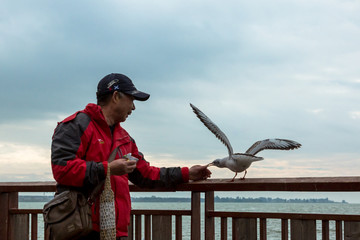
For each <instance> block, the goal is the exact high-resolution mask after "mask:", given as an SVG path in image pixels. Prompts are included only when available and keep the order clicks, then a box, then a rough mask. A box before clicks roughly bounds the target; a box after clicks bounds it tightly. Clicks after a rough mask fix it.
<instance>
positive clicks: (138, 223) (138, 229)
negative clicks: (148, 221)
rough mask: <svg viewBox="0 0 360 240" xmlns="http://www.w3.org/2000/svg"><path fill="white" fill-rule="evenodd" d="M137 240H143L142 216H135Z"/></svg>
mask: <svg viewBox="0 0 360 240" xmlns="http://www.w3.org/2000/svg"><path fill="white" fill-rule="evenodd" d="M135 240H141V215H135Z"/></svg>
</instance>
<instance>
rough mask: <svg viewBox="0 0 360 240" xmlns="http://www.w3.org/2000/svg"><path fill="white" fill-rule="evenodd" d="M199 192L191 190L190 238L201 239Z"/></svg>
mask: <svg viewBox="0 0 360 240" xmlns="http://www.w3.org/2000/svg"><path fill="white" fill-rule="evenodd" d="M200 213H201V211H200V192H195V191H193V192H191V239H201V233H200V230H201V225H200V220H201V216H200Z"/></svg>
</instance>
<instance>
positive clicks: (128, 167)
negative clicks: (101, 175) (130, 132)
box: [110, 158, 136, 176]
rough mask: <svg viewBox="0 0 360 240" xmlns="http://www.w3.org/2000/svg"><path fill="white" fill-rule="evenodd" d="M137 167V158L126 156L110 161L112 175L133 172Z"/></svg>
mask: <svg viewBox="0 0 360 240" xmlns="http://www.w3.org/2000/svg"><path fill="white" fill-rule="evenodd" d="M135 168H136V161H135V160H127V159H124V158H119V159H115V160H114V161H112V162H111V163H110V171H111V175H118V176H120V175H124V174H127V173H131V172H132V171H134V169H135Z"/></svg>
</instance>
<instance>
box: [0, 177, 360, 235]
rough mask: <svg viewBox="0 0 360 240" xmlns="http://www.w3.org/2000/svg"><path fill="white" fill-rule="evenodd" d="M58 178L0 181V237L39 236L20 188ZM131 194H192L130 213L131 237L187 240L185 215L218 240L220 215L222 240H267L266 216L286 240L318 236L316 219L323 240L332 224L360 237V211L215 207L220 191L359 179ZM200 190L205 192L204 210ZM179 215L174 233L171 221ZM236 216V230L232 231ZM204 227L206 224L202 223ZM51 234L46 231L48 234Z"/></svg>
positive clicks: (324, 186) (351, 186) (224, 182)
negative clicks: (168, 205) (183, 206)
mask: <svg viewBox="0 0 360 240" xmlns="http://www.w3.org/2000/svg"><path fill="white" fill-rule="evenodd" d="M54 191H55V183H54V182H23V183H19V182H7V183H4V182H3V183H0V239H3V240H8V239H11V240H12V239H21V240H23V239H29V238H30V239H32V240H34V239H38V220H39V219H38V216H40V217H41V218H42V216H41V215H39V214H41V213H42V211H41V209H19V208H18V206H19V205H18V198H19V194H18V193H19V192H41V193H42V192H54ZM130 191H132V192H157V191H161V192H164V191H186V192H191V209H189V210H141V209H133V210H132V212H131V214H132V215H131V219H132V221H131V225H130V226H129V239H136V240H138V239H139V240H140V239H153V240H155V239H156V240H162V239H164V240H165V239H173V238H175V239H176V240H179V239H183V236H182V229H183V221H182V219H183V216H189V217H190V218H191V223H190V225H191V226H190V228H191V231H190V232H191V233H190V234H191V239H192V240H198V239H206V240H213V239H215V234H214V233H215V224H214V222H215V219H219V220H220V225H219V226H218V227H217V228H219V229H218V231H220V237H221V239H228V235H231V236H232V239H249V240H252V239H254V240H255V239H261V240H265V239H267V220H268V219H280V221H281V239H282V240H287V239H291V240H298V239H304V240H311V239H316V222H317V221H321V236H322V239H323V240H326V239H330V236H329V222H330V221H334V222H335V224H336V234H335V235H336V236H335V237H336V240H343V239H344V240H350V239H351V240H354V239H358V240H360V215H342V214H341V215H340V214H303V213H270V212H266V213H261V212H223V211H216V210H215V209H214V193H215V192H217V191H236V192H238V191H290V192H291V191H298V192H299V191H300V192H359V191H360V177H327V178H263V179H251V178H248V179H246V180H243V181H241V180H236V181H234V182H229V180H228V179H212V180H206V181H198V182H191V183H187V184H181V185H179V186H177V187H176V188H175V189H167V190H164V189H140V188H138V187H136V186H134V185H130ZM200 193H205V203H204V209H203V214H204V215H202V211H201V199H200ZM173 217H174V218H175V223H174V224H175V232H174V233H173V232H172V224H173V222H172V219H173ZM228 219H231V223H232V224H231V233H229V232H228V228H229V227H228ZM202 220H203V221H204V225H203V226H204V227H203V229H202V228H201V226H202V225H201V221H202ZM44 236H45V238H46V234H45V233H44Z"/></svg>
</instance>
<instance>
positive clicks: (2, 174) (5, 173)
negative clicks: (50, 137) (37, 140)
mask: <svg viewBox="0 0 360 240" xmlns="http://www.w3.org/2000/svg"><path fill="white" fill-rule="evenodd" d="M0 165H1V166H2V167H1V168H0V181H4V182H13V181H21V182H26V181H53V178H52V172H51V160H50V149H46V148H43V147H38V146H32V145H30V144H13V143H9V142H0Z"/></svg>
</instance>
